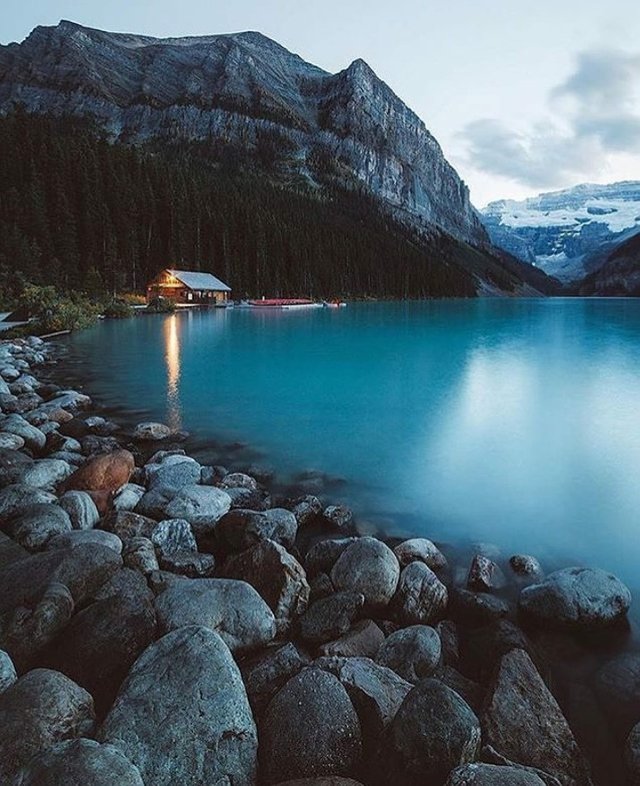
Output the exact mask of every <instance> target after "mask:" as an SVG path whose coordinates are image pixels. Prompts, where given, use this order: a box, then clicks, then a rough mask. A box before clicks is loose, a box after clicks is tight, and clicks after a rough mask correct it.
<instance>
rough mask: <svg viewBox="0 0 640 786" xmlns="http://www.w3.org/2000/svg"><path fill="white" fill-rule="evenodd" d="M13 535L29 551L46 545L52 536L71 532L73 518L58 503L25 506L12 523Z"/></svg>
mask: <svg viewBox="0 0 640 786" xmlns="http://www.w3.org/2000/svg"><path fill="white" fill-rule="evenodd" d="M10 528H11V537H12V538H13V539H14V540H16V541H17V542H18V543H19V544H20V545H21V546H23V547H24V548H25V549H27V550H28V551H38V550H40V549H43V548H45V547H46V545H47V544H48V542H49V541H50V540H51V538H53V537H55V536H56V535H60V534H62V533H64V532H71V520H70V519H69V516H68V515H67V513H66V512H65V511H64V510H63V509H62V508H61V507H59V506H58V505H51V504H36V505H30V506H29V507H27V508H23V509H22V510H21V511H20V512H19V513H18V514H17V515H16V516H14V517H13V519H12V520H11V524H10Z"/></svg>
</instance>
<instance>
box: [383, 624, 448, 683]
mask: <svg viewBox="0 0 640 786" xmlns="http://www.w3.org/2000/svg"><path fill="white" fill-rule="evenodd" d="M440 655H441V647H440V637H439V636H438V633H437V631H435V630H434V629H433V628H430V627H428V626H427V625H412V626H411V627H410V628H402V629H401V630H397V631H396V632H395V633H392V634H391V635H390V636H388V638H387V639H386V640H385V641H384V643H383V644H382V646H381V647H380V649H379V650H378V653H377V655H376V661H377V662H378V663H380V664H381V665H382V666H387V668H389V669H393V671H395V672H396V673H397V674H399V675H400V676H401V677H402V678H403V679H405V680H407V682H413V683H416V682H419V680H421V679H423V678H424V677H429V676H431V675H432V674H433V673H434V672H435V670H436V669H437V667H438V664H439V663H440Z"/></svg>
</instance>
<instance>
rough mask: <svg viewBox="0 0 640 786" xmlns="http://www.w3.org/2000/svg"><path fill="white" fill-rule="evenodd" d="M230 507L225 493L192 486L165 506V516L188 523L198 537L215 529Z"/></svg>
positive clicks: (228, 498)
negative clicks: (201, 533)
mask: <svg viewBox="0 0 640 786" xmlns="http://www.w3.org/2000/svg"><path fill="white" fill-rule="evenodd" d="M143 499H144V497H143ZM141 501H142V500H141ZM230 507H231V497H230V496H229V495H228V494H227V492H226V491H223V490H222V489H218V488H214V487H213V486H198V485H195V484H193V485H188V486H183V487H182V488H181V489H180V491H179V492H178V493H177V494H176V496H175V497H174V498H173V499H172V500H171V501H170V502H169V504H168V505H167V506H166V508H165V514H166V517H167V518H171V519H185V520H186V521H188V522H189V524H191V526H192V527H193V530H194V532H195V534H196V537H198V535H199V533H200V532H203V531H204V532H209V531H210V530H211V529H212V528H213V527H215V525H216V523H217V522H218V521H219V520H220V519H221V518H222V516H224V514H225V513H227V512H228V510H229V508H230Z"/></svg>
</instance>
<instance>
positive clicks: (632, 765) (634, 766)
mask: <svg viewBox="0 0 640 786" xmlns="http://www.w3.org/2000/svg"><path fill="white" fill-rule="evenodd" d="M0 690H2V688H1V687H0ZM624 764H625V767H626V771H627V777H628V779H629V783H640V723H637V724H636V725H635V726H634V727H633V729H631V732H630V734H629V736H628V737H627V742H626V744H625V748H624Z"/></svg>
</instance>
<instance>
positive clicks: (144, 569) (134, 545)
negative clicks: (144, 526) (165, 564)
mask: <svg viewBox="0 0 640 786" xmlns="http://www.w3.org/2000/svg"><path fill="white" fill-rule="evenodd" d="M122 560H123V562H124V564H125V566H126V567H127V568H132V569H133V570H137V571H139V572H140V573H142V575H143V576H148V575H149V574H150V573H153V572H154V571H155V570H160V566H159V565H158V558H157V557H156V550H155V547H154V545H153V543H152V542H151V541H150V540H149V539H148V538H141V537H136V538H131V539H130V540H128V541H127V543H126V544H125V546H124V549H123V551H122Z"/></svg>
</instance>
